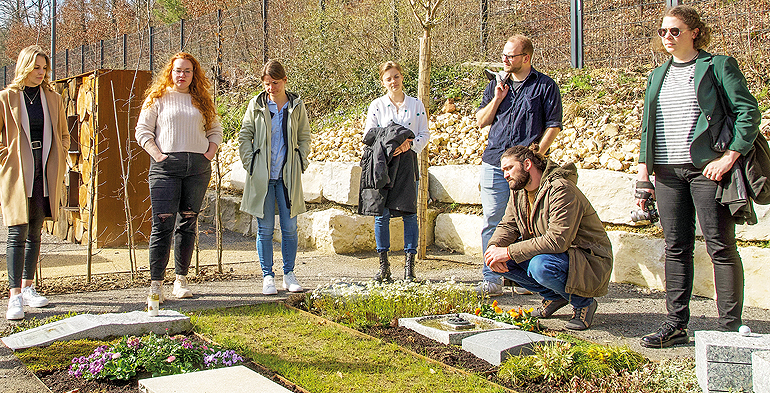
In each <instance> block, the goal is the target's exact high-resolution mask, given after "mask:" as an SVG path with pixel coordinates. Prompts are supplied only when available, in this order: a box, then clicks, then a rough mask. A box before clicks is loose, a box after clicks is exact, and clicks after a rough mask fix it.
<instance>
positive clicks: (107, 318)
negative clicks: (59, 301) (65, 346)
mask: <svg viewBox="0 0 770 393" xmlns="http://www.w3.org/2000/svg"><path fill="white" fill-rule="evenodd" d="M191 328H192V324H191V323H190V317H188V316H186V315H184V314H180V313H179V312H176V311H172V310H160V311H159V314H158V316H157V317H150V316H148V315H147V313H146V312H145V311H132V312H128V313H111V314H99V315H93V314H81V315H76V316H74V317H70V318H67V319H62V320H60V321H56V322H52V323H49V324H46V325H44V326H38V327H36V328H34V329H29V330H25V331H23V332H19V333H15V334H12V335H10V336H7V337H3V338H2V341H3V343H4V344H5V345H6V346H8V348H11V349H13V350H14V351H15V350H17V349H24V348H30V347H39V346H44V345H48V344H50V343H52V342H54V341H67V340H77V339H82V338H92V339H102V338H107V337H117V336H126V335H133V336H141V335H143V334H147V333H149V332H154V333H156V334H166V333H168V334H178V333H182V332H186V331H188V330H190V329H191Z"/></svg>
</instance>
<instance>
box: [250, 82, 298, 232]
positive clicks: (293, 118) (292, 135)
mask: <svg viewBox="0 0 770 393" xmlns="http://www.w3.org/2000/svg"><path fill="white" fill-rule="evenodd" d="M286 95H288V96H289V104H288V108H287V109H288V111H289V113H288V121H287V124H286V163H285V164H284V166H283V173H282V177H283V182H284V185H285V186H286V189H287V191H288V195H289V210H290V214H291V216H292V217H295V216H296V215H298V214H300V213H303V212H305V210H306V209H305V199H304V196H303V192H302V172H304V171H305V169H307V166H308V163H309V161H308V154H309V153H310V122H309V121H308V117H307V111H306V110H305V104H304V103H303V102H302V99H300V97H299V95H297V94H295V93H291V92H289V91H287V92H286ZM271 129H272V127H271V121H270V110H269V109H268V108H267V93H265V92H264V91H263V92H262V93H259V94H258V95H257V96H256V97H254V98H252V99H251V101H249V107H248V109H246V113H245V114H244V115H243V122H242V123H241V131H240V132H239V133H238V142H239V148H238V150H239V151H240V155H241V162H242V163H243V169H245V170H246V172H247V173H248V176H247V177H246V184H245V185H244V187H243V199H242V200H241V210H243V211H245V212H246V213H249V214H251V215H252V216H255V217H258V218H264V217H265V211H264V206H265V196H267V183H268V181H270V134H271V132H270V131H271ZM271 213H272V212H271Z"/></svg>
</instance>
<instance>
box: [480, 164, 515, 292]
mask: <svg viewBox="0 0 770 393" xmlns="http://www.w3.org/2000/svg"><path fill="white" fill-rule="evenodd" d="M479 184H480V185H481V207H482V208H483V210H484V226H483V227H482V228H481V250H482V251H486V250H487V245H488V244H489V239H491V238H492V234H493V233H495V228H497V224H499V223H500V221H501V220H502V219H503V215H504V214H505V207H506V206H507V205H508V197H509V196H510V195H511V187H510V186H509V185H508V181H507V180H505V177H504V176H503V170H502V169H500V167H499V166H492V165H489V164H487V163H486V162H482V163H481V171H480V173H479ZM481 273H482V275H483V276H484V281H491V282H493V283H495V284H501V282H502V279H501V278H500V274H498V273H495V272H494V271H492V269H490V268H489V266H487V265H486V264H482V268H481Z"/></svg>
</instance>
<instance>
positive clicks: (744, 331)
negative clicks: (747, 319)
mask: <svg viewBox="0 0 770 393" xmlns="http://www.w3.org/2000/svg"><path fill="white" fill-rule="evenodd" d="M738 333H740V334H741V335H742V336H748V335H750V334H751V328H749V327H748V326H746V325H741V327H739V328H738Z"/></svg>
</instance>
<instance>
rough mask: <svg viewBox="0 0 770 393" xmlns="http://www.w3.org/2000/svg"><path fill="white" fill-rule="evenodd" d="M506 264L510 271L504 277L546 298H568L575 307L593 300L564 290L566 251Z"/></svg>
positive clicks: (583, 305)
mask: <svg viewBox="0 0 770 393" xmlns="http://www.w3.org/2000/svg"><path fill="white" fill-rule="evenodd" d="M506 265H507V266H508V271H507V272H506V273H502V275H503V277H506V278H508V279H510V280H513V281H516V283H517V284H519V285H521V286H522V287H524V288H526V289H529V290H530V291H532V292H538V293H540V296H542V297H543V299H545V300H559V299H566V300H568V301H569V302H570V304H572V307H575V308H583V307H588V306H589V305H591V302H592V301H593V298H590V297H582V296H578V295H573V294H569V293H567V292H565V291H564V288H565V286H566V284H567V273H568V272H569V256H568V255H567V253H566V252H563V253H560V254H540V255H536V256H534V257H532V259H530V260H528V261H524V262H522V263H516V262H514V261H513V260H509V261H508V263H507V264H506Z"/></svg>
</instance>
